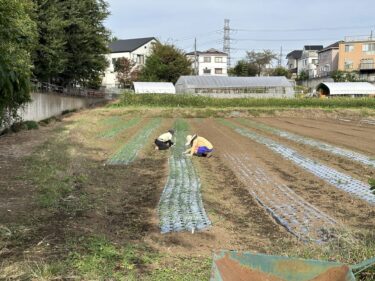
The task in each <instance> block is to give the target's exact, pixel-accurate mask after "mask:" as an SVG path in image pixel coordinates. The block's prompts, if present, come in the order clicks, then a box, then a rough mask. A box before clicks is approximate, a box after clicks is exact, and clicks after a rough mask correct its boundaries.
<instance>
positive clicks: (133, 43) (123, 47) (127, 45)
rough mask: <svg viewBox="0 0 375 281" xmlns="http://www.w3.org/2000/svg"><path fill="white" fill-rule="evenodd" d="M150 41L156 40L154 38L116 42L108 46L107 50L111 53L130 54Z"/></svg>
mask: <svg viewBox="0 0 375 281" xmlns="http://www.w3.org/2000/svg"><path fill="white" fill-rule="evenodd" d="M152 40H156V39H155V37H147V38H135V39H125V40H117V41H113V42H111V43H110V44H109V49H110V50H111V53H125V52H132V51H134V50H136V49H138V48H139V47H142V46H143V45H145V44H147V43H148V42H150V41H152Z"/></svg>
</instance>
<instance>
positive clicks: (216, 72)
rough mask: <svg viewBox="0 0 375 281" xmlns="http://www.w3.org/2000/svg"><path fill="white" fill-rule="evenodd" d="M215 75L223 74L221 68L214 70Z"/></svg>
mask: <svg viewBox="0 0 375 281" xmlns="http://www.w3.org/2000/svg"><path fill="white" fill-rule="evenodd" d="M215 74H223V69H222V68H215Z"/></svg>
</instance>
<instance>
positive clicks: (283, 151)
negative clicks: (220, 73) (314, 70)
mask: <svg viewBox="0 0 375 281" xmlns="http://www.w3.org/2000/svg"><path fill="white" fill-rule="evenodd" d="M220 122H221V123H223V124H224V125H226V126H229V127H231V128H232V129H234V130H235V131H236V132H238V133H239V134H241V135H243V136H246V137H248V138H250V139H252V140H254V141H256V142H258V143H261V144H264V145H265V146H267V147H268V148H270V149H271V150H273V151H274V152H276V153H278V154H280V155H281V156H283V157H284V158H286V159H288V160H291V161H292V162H294V163H295V164H297V165H298V166H299V167H301V168H303V169H305V170H307V171H309V172H310V173H312V174H314V175H316V176H317V177H319V178H321V179H323V180H325V181H326V182H328V183H329V184H331V185H333V186H335V187H337V188H339V189H341V190H343V191H345V192H348V193H350V194H352V195H353V196H355V197H358V198H360V199H363V200H365V201H367V202H368V203H370V204H375V195H374V194H373V193H372V192H371V190H370V186H369V185H368V184H365V183H363V182H361V181H359V180H357V179H354V178H353V177H351V176H349V175H347V174H344V173H341V172H339V171H337V170H335V169H333V168H331V167H328V166H326V165H323V164H320V163H318V162H317V161H314V160H312V159H309V158H307V157H305V156H303V155H301V154H299V153H298V152H296V151H295V150H293V149H290V148H289V147H287V146H285V145H281V144H279V143H278V142H276V141H273V140H271V139H269V138H266V137H263V136H261V135H259V134H257V133H255V132H252V131H250V130H248V129H245V128H242V127H239V126H237V125H236V124H234V123H232V122H229V121H227V120H220Z"/></svg>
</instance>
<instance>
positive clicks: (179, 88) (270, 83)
mask: <svg viewBox="0 0 375 281" xmlns="http://www.w3.org/2000/svg"><path fill="white" fill-rule="evenodd" d="M176 93H177V94H197V95H203V96H212V97H223V98H233V97H256V98H277V97H287V98H291V97H294V88H293V85H292V83H291V82H289V80H288V79H286V78H285V77H282V76H278V77H223V76H181V77H180V79H178V81H177V83H176Z"/></svg>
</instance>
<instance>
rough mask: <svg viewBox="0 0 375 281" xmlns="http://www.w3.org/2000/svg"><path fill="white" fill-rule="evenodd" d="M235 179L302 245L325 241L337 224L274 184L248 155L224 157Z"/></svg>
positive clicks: (293, 193)
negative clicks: (299, 240)
mask: <svg viewBox="0 0 375 281" xmlns="http://www.w3.org/2000/svg"><path fill="white" fill-rule="evenodd" d="M223 156H224V157H225V158H226V159H227V160H229V163H231V166H233V167H234V171H235V173H236V174H237V175H238V177H239V178H240V179H241V180H242V181H243V182H244V183H245V184H246V185H248V186H249V189H248V190H249V192H250V194H251V195H252V196H253V197H254V198H255V199H256V200H257V201H258V202H259V203H260V204H261V205H262V206H263V207H264V208H265V209H266V210H267V211H268V212H269V213H270V214H271V215H272V217H273V218H274V219H275V220H276V221H277V222H278V223H279V224H281V225H282V226H284V227H285V228H286V229H287V230H288V231H289V232H290V233H292V234H294V235H295V236H297V237H298V238H299V239H301V240H303V241H309V240H313V241H326V240H328V239H329V238H330V237H331V235H330V233H331V230H333V229H335V228H337V223H336V221H335V220H334V219H332V218H331V217H330V216H328V215H326V214H325V213H323V212H322V211H320V210H319V209H317V208H315V207H314V206H313V205H311V204H309V203H308V202H307V201H305V200H304V199H303V198H302V197H300V196H298V195H297V194H296V193H295V192H293V191H292V190H291V189H290V188H289V187H287V186H286V185H285V184H283V183H280V182H277V181H276V180H274V179H273V178H272V177H271V176H269V175H268V174H267V173H266V172H265V171H264V170H262V169H261V168H260V167H258V166H257V165H254V164H253V163H254V161H253V159H251V158H250V156H248V155H243V154H242V155H236V154H233V153H231V154H229V153H224V154H223Z"/></svg>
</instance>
